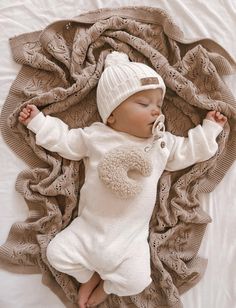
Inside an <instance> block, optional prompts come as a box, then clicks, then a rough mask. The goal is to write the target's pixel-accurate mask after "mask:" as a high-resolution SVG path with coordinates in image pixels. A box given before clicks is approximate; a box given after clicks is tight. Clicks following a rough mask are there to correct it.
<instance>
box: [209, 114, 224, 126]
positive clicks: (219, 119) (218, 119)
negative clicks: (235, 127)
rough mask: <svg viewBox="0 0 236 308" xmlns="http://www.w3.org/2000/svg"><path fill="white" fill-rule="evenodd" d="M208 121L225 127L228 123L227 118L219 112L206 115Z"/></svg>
mask: <svg viewBox="0 0 236 308" xmlns="http://www.w3.org/2000/svg"><path fill="white" fill-rule="evenodd" d="M206 119H207V120H210V121H213V122H216V123H218V124H219V125H220V126H222V127H224V125H225V123H226V122H227V117H226V116H224V115H223V114H222V113H220V112H219V111H215V110H212V111H209V112H208V113H207V115H206Z"/></svg>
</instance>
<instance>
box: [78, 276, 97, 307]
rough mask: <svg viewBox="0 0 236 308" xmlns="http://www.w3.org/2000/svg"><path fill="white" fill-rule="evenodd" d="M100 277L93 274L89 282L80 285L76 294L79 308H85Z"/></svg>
mask: <svg viewBox="0 0 236 308" xmlns="http://www.w3.org/2000/svg"><path fill="white" fill-rule="evenodd" d="M100 281H101V277H100V276H99V275H98V273H94V274H93V276H92V277H91V278H90V280H89V281H88V282H86V283H82V284H81V286H80V288H79V293H78V304H79V307H80V308H86V307H87V306H86V304H87V301H88V299H89V296H90V295H91V293H92V292H93V290H94V289H95V288H96V287H97V285H98V284H99V282H100Z"/></svg>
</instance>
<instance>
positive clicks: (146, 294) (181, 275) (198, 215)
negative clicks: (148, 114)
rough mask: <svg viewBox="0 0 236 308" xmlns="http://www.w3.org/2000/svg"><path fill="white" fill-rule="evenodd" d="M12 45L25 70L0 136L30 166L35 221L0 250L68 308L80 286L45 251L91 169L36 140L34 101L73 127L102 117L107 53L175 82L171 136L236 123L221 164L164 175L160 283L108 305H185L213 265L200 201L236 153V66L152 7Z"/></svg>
mask: <svg viewBox="0 0 236 308" xmlns="http://www.w3.org/2000/svg"><path fill="white" fill-rule="evenodd" d="M194 40H195V41H194ZM10 44H11V48H12V52H13V57H14V59H15V61H16V62H18V63H20V64H22V69H21V71H20V72H19V74H18V76H17V78H16V80H15V82H14V83H13V85H12V87H11V89H10V93H9V96H8V98H7V100H6V102H5V105H4V107H3V110H2V114H1V130H2V134H3V136H4V139H5V141H6V143H7V144H8V145H9V146H10V147H11V148H12V150H13V151H14V152H15V153H16V154H17V155H19V156H20V157H21V158H22V159H23V160H24V161H25V162H26V163H27V164H28V165H29V167H30V168H29V169H28V170H26V171H23V172H22V173H20V174H19V176H18V178H17V183H16V189H17V190H18V191H19V192H20V193H21V194H22V195H23V196H24V198H25V201H26V203H27V205H28V208H29V217H28V219H27V220H26V221H25V222H17V223H15V224H14V225H13V226H12V228H11V230H10V233H9V237H8V239H7V241H6V243H5V244H4V245H2V246H1V247H0V259H1V262H2V263H3V262H4V263H5V262H7V263H9V264H18V265H19V266H22V270H23V269H24V268H27V267H31V268H35V270H40V271H41V273H42V276H43V282H44V283H45V284H47V285H48V286H49V287H50V288H51V289H52V290H53V291H54V292H56V293H57V294H58V296H60V298H61V299H62V300H63V301H64V303H65V305H66V307H72V306H73V304H72V303H75V302H76V296H77V292H78V288H79V284H78V283H77V282H76V281H75V280H74V279H73V278H72V277H70V276H67V275H65V274H62V273H59V272H57V271H56V270H55V269H53V268H52V267H51V266H50V265H49V264H48V261H47V259H46V255H45V250H46V247H47V244H48V243H49V241H50V240H51V239H52V238H53V237H54V236H55V234H57V233H58V232H60V230H62V229H63V228H65V227H66V226H67V225H68V224H69V223H70V222H71V221H72V220H73V218H74V217H75V216H76V214H77V204H78V198H79V191H80V188H81V186H82V184H83V179H84V176H83V174H84V173H83V164H82V162H81V161H78V162H76V161H69V160H67V159H63V158H61V157H60V156H59V155H58V154H56V153H50V152H48V151H46V150H44V149H43V148H41V147H39V146H37V145H36V144H35V136H34V134H33V133H32V132H30V131H28V130H27V129H26V128H25V127H23V126H22V125H21V124H20V123H18V121H17V117H18V114H19V111H20V109H21V108H22V106H24V105H26V104H27V103H32V104H35V105H37V106H38V107H39V109H41V110H42V111H43V113H44V114H45V115H47V114H51V115H53V116H56V117H59V118H61V119H62V120H63V121H65V122H66V123H68V125H69V126H70V127H84V126H87V125H89V124H91V123H92V122H94V121H97V120H100V118H99V115H98V112H97V107H96V97H95V96H96V85H97V83H98V80H99V77H100V75H101V73H102V70H103V66H104V59H105V56H106V55H107V54H108V53H109V52H110V51H111V50H117V51H121V52H124V53H127V54H128V56H129V58H130V59H131V61H136V62H143V63H145V64H147V65H149V66H151V67H152V68H153V69H155V70H156V71H157V72H158V73H159V74H160V75H161V76H162V77H163V80H164V82H165V84H166V86H167V92H166V96H165V100H164V104H163V113H164V115H165V118H166V123H165V124H166V129H167V130H169V131H170V132H172V133H174V134H177V135H183V136H186V133H187V131H188V130H189V128H191V127H194V126H196V125H197V124H198V123H201V122H202V119H203V118H204V117H205V114H206V112H207V110H211V109H213V110H220V111H221V112H223V113H224V114H225V115H226V116H227V117H228V118H229V121H228V124H227V125H226V126H225V128H224V131H223V132H222V133H221V134H220V136H219V137H218V143H219V150H218V152H217V154H216V155H215V156H214V157H213V158H211V159H210V160H209V161H207V162H202V163H199V164H196V165H194V166H192V167H190V168H187V169H185V170H182V171H179V172H173V173H171V172H164V173H163V175H162V176H161V178H160V181H159V183H158V193H157V199H156V206H155V209H154V212H153V216H152V219H151V221H150V235H149V245H150V251H151V267H152V279H153V282H152V283H151V285H150V286H149V287H148V288H146V290H144V291H143V292H142V293H141V294H139V295H135V296H130V297H121V298H119V297H117V296H115V295H111V296H109V297H108V299H107V300H106V301H105V302H104V303H102V304H101V305H100V306H99V307H100V308H105V307H106V308H111V307H112V308H116V307H119V308H121V307H129V308H131V307H140V308H141V307H142V308H164V307H165V308H167V307H172V308H179V307H182V304H181V300H180V294H181V293H183V292H185V291H187V290H188V289H189V288H191V287H193V286H194V285H195V284H196V283H197V282H198V281H199V279H200V278H201V276H202V275H203V273H204V270H205V267H206V260H203V259H201V258H200V257H198V255H197V254H198V249H199V246H200V243H201V240H202V237H203V235H204V231H205V228H206V225H207V224H208V223H209V222H210V221H211V218H210V217H209V216H208V215H207V214H206V213H205V212H204V211H203V210H202V208H201V205H200V204H199V198H198V196H199V193H201V192H210V191H212V190H213V189H214V188H215V186H216V185H217V183H219V182H220V180H221V179H222V178H223V176H224V174H225V173H226V171H227V170H228V169H229V167H230V166H231V164H232V162H233V161H234V160H235V156H236V136H235V119H236V102H235V98H234V97H233V96H232V94H231V92H230V91H229V89H228V87H227V86H226V85H225V83H224V82H223V80H222V76H223V75H227V74H232V73H235V68H236V65H235V62H234V60H233V59H232V58H231V57H230V55H229V54H228V53H227V52H226V51H225V50H224V49H223V48H222V47H221V46H219V45H218V44H217V43H215V42H213V41H212V40H209V39H204V40H198V39H196V38H193V41H192V42H190V41H189V40H186V39H185V38H184V35H183V33H182V31H181V30H180V29H179V27H178V26H177V25H176V24H175V23H174V20H173V19H172V18H171V17H170V16H169V15H168V14H167V12H165V11H163V10H161V9H154V8H149V7H123V8H118V9H114V8H113V9H102V10H97V11H95V12H94V11H93V12H89V13H86V14H83V15H80V16H78V17H75V18H74V19H72V20H60V21H57V22H54V23H53V24H51V25H49V26H48V27H46V28H45V29H44V30H42V31H38V32H33V33H26V34H23V35H20V36H17V37H14V38H12V39H11V40H10ZM91 193H93V192H91ZM94 202H96V200H94ZM143 206H145V204H144V205H143ZM226 206H227V205H226ZM134 223H135V221H134ZM79 231H80V230H78V232H79Z"/></svg>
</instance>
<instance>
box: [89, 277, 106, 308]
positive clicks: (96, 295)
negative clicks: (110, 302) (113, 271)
mask: <svg viewBox="0 0 236 308" xmlns="http://www.w3.org/2000/svg"><path fill="white" fill-rule="evenodd" d="M103 283H104V281H103V280H100V283H99V285H98V286H97V287H96V289H94V291H93V292H92V294H91V296H90V297H89V300H88V302H87V307H88V308H90V307H96V306H97V305H99V304H101V303H102V302H104V300H105V299H106V298H107V296H108V294H107V293H106V292H105V291H104V289H103Z"/></svg>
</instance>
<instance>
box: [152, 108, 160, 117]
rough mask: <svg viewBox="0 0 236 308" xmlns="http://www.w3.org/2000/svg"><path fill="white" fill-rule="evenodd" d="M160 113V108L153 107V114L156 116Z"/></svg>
mask: <svg viewBox="0 0 236 308" xmlns="http://www.w3.org/2000/svg"><path fill="white" fill-rule="evenodd" d="M159 114H160V110H159V108H156V109H152V115H153V116H156V115H159Z"/></svg>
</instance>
